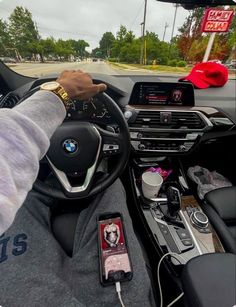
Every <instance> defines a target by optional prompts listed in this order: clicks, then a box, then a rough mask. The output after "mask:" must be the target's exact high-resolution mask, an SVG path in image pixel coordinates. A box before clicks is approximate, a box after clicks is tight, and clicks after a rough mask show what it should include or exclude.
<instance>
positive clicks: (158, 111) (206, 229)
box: [124, 82, 224, 267]
mask: <svg viewBox="0 0 236 307" xmlns="http://www.w3.org/2000/svg"><path fill="white" fill-rule="evenodd" d="M215 112H216V110H212V109H210V108H203V107H202V108H196V107H195V106H194V93H193V87H192V85H191V84H186V83H158V82H156V83H149V82H146V83H136V84H135V86H134V89H133V92H132V94H131V97H130V102H129V105H128V106H126V108H125V111H124V115H125V117H126V119H127V122H128V125H129V130H130V138H131V144H132V149H133V165H132V167H131V169H130V174H131V179H132V183H133V187H134V191H135V197H136V201H137V205H138V207H139V210H140V212H141V214H142V216H143V217H144V220H145V222H146V225H148V228H149V230H150V233H151V235H152V237H153V240H154V241H155V242H156V245H157V246H158V247H159V248H160V250H161V253H162V254H163V255H164V254H166V253H170V252H171V253H177V254H179V255H181V257H180V260H179V261H177V260H176V259H174V258H171V262H172V265H174V267H177V266H179V265H183V264H185V263H187V262H188V261H189V260H190V259H192V258H194V257H196V256H199V255H202V254H206V253H212V252H213V253H214V252H224V249H223V247H222V245H221V242H220V240H219V238H218V237H217V235H216V233H215V231H214V229H213V228H212V226H211V225H210V223H209V221H208V218H207V216H206V215H205V214H204V213H203V211H202V210H201V207H200V205H199V203H198V200H197V199H196V198H195V197H194V196H193V193H192V191H191V189H190V188H189V187H188V184H187V181H186V178H185V174H184V173H183V171H182V169H181V167H180V165H179V162H178V161H179V159H181V156H184V155H187V154H189V153H191V151H192V150H194V149H195V147H197V146H198V144H199V143H200V141H201V138H202V137H203V135H204V134H205V133H206V132H208V131H210V130H211V129H212V128H213V124H212V121H211V120H210V118H211V117H212V116H213V114H214V113H215ZM150 167H154V168H157V167H161V168H164V169H171V170H172V174H171V175H170V177H168V179H166V180H165V181H164V184H163V185H162V188H161V190H160V192H159V194H158V197H157V198H153V199H146V198H145V197H144V195H143V194H142V188H141V175H142V173H143V172H145V171H146V170H147V169H148V168H150Z"/></svg>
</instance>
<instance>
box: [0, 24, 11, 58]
mask: <svg viewBox="0 0 236 307" xmlns="http://www.w3.org/2000/svg"><path fill="white" fill-rule="evenodd" d="M10 47H11V43H10V36H9V33H8V27H7V23H6V22H5V21H3V20H2V19H0V55H2V56H4V55H8V54H9V51H8V49H7V48H10Z"/></svg>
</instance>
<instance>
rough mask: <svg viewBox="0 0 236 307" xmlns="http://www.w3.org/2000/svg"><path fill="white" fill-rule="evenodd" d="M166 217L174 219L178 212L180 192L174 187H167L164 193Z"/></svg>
mask: <svg viewBox="0 0 236 307" xmlns="http://www.w3.org/2000/svg"><path fill="white" fill-rule="evenodd" d="M166 196H167V207H168V215H169V216H170V218H173V219H175V218H176V217H177V214H178V212H179V210H180V205H181V197H180V192H179V190H178V189H177V188H175V187H171V186H170V187H168V189H167V191H166Z"/></svg>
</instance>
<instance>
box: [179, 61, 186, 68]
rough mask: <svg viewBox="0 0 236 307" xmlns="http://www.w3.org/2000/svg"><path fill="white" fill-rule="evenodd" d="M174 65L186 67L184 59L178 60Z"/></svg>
mask: <svg viewBox="0 0 236 307" xmlns="http://www.w3.org/2000/svg"><path fill="white" fill-rule="evenodd" d="M176 66H177V67H186V66H187V63H186V62H185V61H179V62H178V63H177V65H176Z"/></svg>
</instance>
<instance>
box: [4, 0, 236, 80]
mask: <svg viewBox="0 0 236 307" xmlns="http://www.w3.org/2000/svg"><path fill="white" fill-rule="evenodd" d="M229 8H231V7H229ZM145 11H146V17H145V18H144V13H145ZM204 14H205V8H201V7H198V8H195V9H191V10H187V9H184V8H183V7H182V6H180V5H178V4H169V3H163V2H158V1H156V0H149V1H147V0H146V1H145V0H130V1H126V0H120V1H114V0H109V1H108V0H105V1H102V3H101V2H94V1H93V0H87V1H77V0H68V1H67V5H66V7H65V5H58V2H57V1H56V0H51V1H50V2H49V1H46V0H41V1H40V2H36V1H29V0H1V1H0V59H1V60H2V61H3V62H5V63H6V64H7V65H8V66H9V67H10V68H11V69H13V70H15V71H16V72H18V73H20V74H23V75H28V76H44V75H48V74H55V73H56V74H58V73H60V72H61V71H63V70H64V69H82V70H86V71H88V72H100V73H106V74H114V75H116V74H128V73H133V74H134V73H135V72H136V73H141V74H150V73H152V74H158V73H168V74H170V75H176V74H177V75H186V74H187V73H188V72H189V71H190V70H191V68H192V67H193V65H195V64H196V63H198V62H201V61H202V60H203V57H204V53H205V50H206V47H207V44H208V41H209V38H210V35H211V34H207V33H205V34H203V33H202V32H201V26H202V20H203V16H204ZM235 41H236V18H235V17H234V18H233V21H232V23H231V25H230V29H229V31H228V32H226V33H217V34H216V37H215V40H214V44H213V48H212V51H211V53H210V56H209V60H210V61H213V62H216V63H221V64H223V65H225V66H227V67H228V68H229V71H230V76H231V77H234V76H235V69H236V67H235V59H236V46H235Z"/></svg>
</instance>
